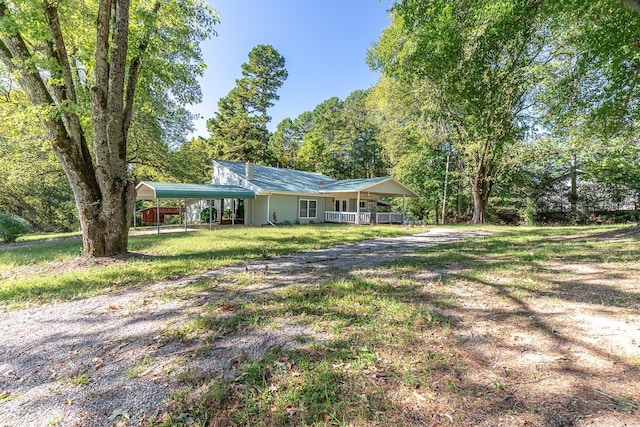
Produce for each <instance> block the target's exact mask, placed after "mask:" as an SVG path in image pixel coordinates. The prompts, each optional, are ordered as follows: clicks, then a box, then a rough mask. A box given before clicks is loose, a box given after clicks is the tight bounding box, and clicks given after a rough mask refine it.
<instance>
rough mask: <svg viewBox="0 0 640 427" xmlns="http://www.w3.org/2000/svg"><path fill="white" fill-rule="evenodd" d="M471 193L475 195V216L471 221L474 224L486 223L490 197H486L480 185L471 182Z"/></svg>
mask: <svg viewBox="0 0 640 427" xmlns="http://www.w3.org/2000/svg"><path fill="white" fill-rule="evenodd" d="M471 193H472V195H473V218H471V222H472V223H473V224H484V222H485V215H484V214H485V209H486V207H487V199H488V197H485V195H484V193H483V191H482V188H481V187H480V186H477V185H475V184H473V183H472V184H471Z"/></svg>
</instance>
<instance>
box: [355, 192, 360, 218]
mask: <svg viewBox="0 0 640 427" xmlns="http://www.w3.org/2000/svg"><path fill="white" fill-rule="evenodd" d="M356 225H360V192H359V191H358V200H357V201H356Z"/></svg>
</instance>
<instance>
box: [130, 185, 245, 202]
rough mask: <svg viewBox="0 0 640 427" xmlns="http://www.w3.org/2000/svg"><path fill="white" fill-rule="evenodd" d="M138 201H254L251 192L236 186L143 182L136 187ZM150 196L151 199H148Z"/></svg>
mask: <svg viewBox="0 0 640 427" xmlns="http://www.w3.org/2000/svg"><path fill="white" fill-rule="evenodd" d="M136 191H137V193H138V199H143V200H150V199H203V200H206V199H255V198H256V195H255V193H254V192H253V191H251V190H247V189H246V188H242V187H240V186H237V185H211V184H175V183H168V182H150V181H143V182H141V183H139V184H138V185H137V186H136ZM150 196H152V197H150Z"/></svg>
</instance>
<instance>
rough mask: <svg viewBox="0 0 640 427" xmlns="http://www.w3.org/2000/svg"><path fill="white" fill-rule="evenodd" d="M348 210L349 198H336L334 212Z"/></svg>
mask: <svg viewBox="0 0 640 427" xmlns="http://www.w3.org/2000/svg"><path fill="white" fill-rule="evenodd" d="M348 210H349V200H347V199H336V212H347V211H348Z"/></svg>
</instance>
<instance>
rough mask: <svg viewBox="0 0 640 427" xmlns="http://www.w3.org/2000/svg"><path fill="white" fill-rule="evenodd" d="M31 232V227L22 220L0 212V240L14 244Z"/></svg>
mask: <svg viewBox="0 0 640 427" xmlns="http://www.w3.org/2000/svg"><path fill="white" fill-rule="evenodd" d="M29 231H31V230H30V228H29V225H28V224H27V223H26V221H25V220H23V219H22V218H18V217H15V216H11V215H7V214H5V213H2V212H0V239H2V240H3V241H4V242H7V243H12V242H15V241H16V239H17V238H18V237H20V236H22V235H24V234H27V233H28V232H29Z"/></svg>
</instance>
